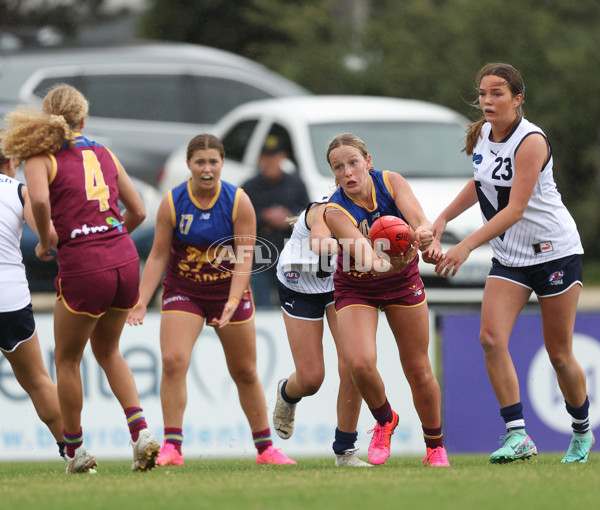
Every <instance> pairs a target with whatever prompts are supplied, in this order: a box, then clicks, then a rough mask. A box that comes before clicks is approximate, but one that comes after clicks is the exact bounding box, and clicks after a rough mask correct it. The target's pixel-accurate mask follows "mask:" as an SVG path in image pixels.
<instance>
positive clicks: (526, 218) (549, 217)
mask: <svg viewBox="0 0 600 510" xmlns="http://www.w3.org/2000/svg"><path fill="white" fill-rule="evenodd" d="M490 130H491V124H490V123H489V122H486V123H485V124H484V125H483V127H482V129H481V137H480V138H479V141H478V142H477V145H476V147H475V150H474V152H473V172H474V174H475V186H476V189H477V196H478V198H479V205H480V207H481V216H482V218H483V221H484V223H486V222H487V221H489V220H490V219H491V218H492V217H493V216H494V215H495V214H496V213H497V212H498V211H499V210H502V209H503V208H504V207H506V205H507V204H508V199H509V196H510V190H511V188H512V185H513V180H514V177H515V154H516V152H517V150H518V149H519V146H520V145H521V143H522V142H523V140H524V139H525V138H526V137H527V136H529V135H531V134H533V133H539V134H541V135H542V136H543V137H544V138H546V135H545V134H544V132H543V131H542V130H541V129H540V128H539V127H537V126H536V125H535V124H532V123H531V122H529V121H528V120H526V119H521V121H520V123H519V124H518V125H517V126H516V128H515V129H514V130H513V132H512V133H511V134H510V135H509V136H508V137H507V138H506V139H504V140H503V141H502V142H492V141H491V140H490V139H489V135H490ZM548 145H549V146H550V144H549V143H548ZM552 166H553V161H552V149H550V159H549V160H548V162H547V163H546V165H545V166H544V167H543V168H542V171H541V172H540V175H539V177H538V179H537V182H536V184H535V187H534V188H533V193H532V194H531V198H530V199H529V202H528V204H527V207H526V208H525V212H524V213H523V217H522V218H521V219H520V220H519V221H518V222H517V223H515V224H514V225H513V226H512V227H510V228H509V229H508V230H507V231H506V232H504V233H503V234H502V235H500V236H498V237H496V238H494V239H492V240H491V241H490V245H491V246H492V249H493V251H494V257H495V258H496V259H498V261H499V262H500V263H501V264H503V265H505V266H511V267H524V266H532V265H534V264H540V263H543V262H547V261H549V260H554V259H559V258H562V257H566V256H569V255H573V254H581V253H583V246H582V245H581V240H580V238H579V233H578V232H577V226H576V225H575V221H574V220H573V218H572V216H571V215H570V214H569V211H568V210H567V208H566V207H565V206H564V204H563V203H562V200H561V197H560V193H559V192H558V190H557V188H556V183H555V182H554V175H553V173H552ZM517 171H518V170H517Z"/></svg>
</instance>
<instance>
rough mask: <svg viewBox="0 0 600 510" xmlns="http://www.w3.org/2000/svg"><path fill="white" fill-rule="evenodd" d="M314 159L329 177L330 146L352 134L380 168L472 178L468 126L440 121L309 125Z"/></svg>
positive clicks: (413, 174)
mask: <svg viewBox="0 0 600 510" xmlns="http://www.w3.org/2000/svg"><path fill="white" fill-rule="evenodd" d="M309 130H310V137H311V143H312V148H313V152H314V154H315V161H316V163H317V166H318V168H319V172H320V173H321V174H323V175H325V176H327V177H329V176H330V175H331V168H330V167H329V164H328V163H327V148H328V147H329V143H330V142H331V140H332V139H333V138H335V137H336V136H338V135H339V134H341V133H353V134H355V135H357V136H358V137H359V138H361V139H362V140H363V141H364V142H365V143H366V145H367V150H368V151H369V154H371V158H372V160H373V165H374V166H375V168H376V169H377V170H392V171H395V172H399V173H401V174H402V175H403V176H404V177H407V178H409V177H410V178H415V177H429V178H431V177H437V178H453V177H461V178H464V177H472V175H473V173H472V172H473V171H472V166H471V163H470V161H469V158H468V157H467V156H466V155H465V153H464V152H461V149H462V148H463V146H464V136H465V126H463V125H461V124H458V123H456V124H446V123H439V122H343V123H342V122H340V123H328V124H312V125H311V126H310V127H309Z"/></svg>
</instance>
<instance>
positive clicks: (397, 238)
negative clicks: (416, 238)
mask: <svg viewBox="0 0 600 510" xmlns="http://www.w3.org/2000/svg"><path fill="white" fill-rule="evenodd" d="M369 237H370V238H371V244H372V245H373V248H375V251H383V252H385V253H387V254H388V255H391V256H397V255H400V254H402V253H404V252H405V251H406V249H407V248H408V247H409V246H410V227H409V226H408V224H407V223H406V222H405V221H404V220H403V219H401V218H398V217H397V216H381V217H380V218H377V219H376V220H375V221H374V222H373V224H372V225H371V230H370V231H369Z"/></svg>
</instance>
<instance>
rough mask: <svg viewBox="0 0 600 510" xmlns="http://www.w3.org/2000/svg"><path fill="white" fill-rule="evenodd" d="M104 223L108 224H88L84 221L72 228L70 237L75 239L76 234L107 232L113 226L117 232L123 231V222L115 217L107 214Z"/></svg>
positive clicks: (87, 234)
mask: <svg viewBox="0 0 600 510" xmlns="http://www.w3.org/2000/svg"><path fill="white" fill-rule="evenodd" d="M106 223H108V225H100V226H96V225H92V226H88V225H87V224H86V223H84V224H83V225H81V227H79V228H74V229H73V230H71V239H75V238H76V237H78V236H89V235H90V234H98V233H100V232H107V231H109V230H112V229H114V228H117V229H119V232H123V222H122V221H119V220H118V219H117V218H113V217H112V216H109V217H108V218H106Z"/></svg>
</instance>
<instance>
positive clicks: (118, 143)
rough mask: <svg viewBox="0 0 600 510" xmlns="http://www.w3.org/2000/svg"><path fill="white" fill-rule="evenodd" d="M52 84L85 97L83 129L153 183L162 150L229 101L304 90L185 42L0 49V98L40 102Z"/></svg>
mask: <svg viewBox="0 0 600 510" xmlns="http://www.w3.org/2000/svg"><path fill="white" fill-rule="evenodd" d="M56 83H67V84H70V85H73V86H74V87H76V88H78V89H79V90H80V91H81V92H82V93H83V94H84V95H85V96H86V97H87V99H88V100H89V102H90V114H89V118H88V120H87V123H86V127H85V130H84V134H85V136H87V137H88V138H90V139H93V140H95V141H97V142H98V143H101V144H103V145H106V146H107V147H109V148H110V149H111V150H112V151H113V152H114V153H115V154H116V155H117V157H118V158H119V159H120V160H121V162H122V163H123V165H124V166H125V168H126V169H127V171H128V173H129V174H131V175H132V176H134V177H138V178H140V179H142V180H144V181H146V182H148V183H150V184H154V185H155V184H156V183H157V180H158V177H159V171H160V169H161V166H162V164H163V163H164V161H165V159H166V158H167V156H168V155H169V154H170V153H171V152H172V151H173V150H174V149H175V148H176V147H178V146H179V145H181V144H183V143H185V142H187V140H189V139H190V138H192V137H193V136H194V135H196V134H198V133H201V132H204V131H207V130H208V129H209V128H210V127H211V126H212V125H213V124H214V123H215V122H216V121H217V120H219V119H220V118H221V117H222V116H223V115H225V114H226V113H227V112H229V111H230V110H232V109H233V108H235V107H236V106H238V105H240V104H242V103H246V102H248V101H252V100H257V99H266V98H272V97H284V96H295V95H304V94H308V93H309V92H308V91H307V90H305V89H303V88H301V87H299V86H298V85H296V84H294V83H293V82H291V81H289V80H287V79H285V78H283V77H282V76H280V75H278V74H276V73H274V72H272V71H270V70H269V69H267V68H265V67H263V66H261V65H259V64H256V63H254V62H252V61H250V60H248V59H246V58H243V57H240V56H238V55H235V54H233V53H229V52H226V51H222V50H218V49H215V48H210V47H206V46H198V45H192V44H184V43H148V44H136V45H127V46H114V47H110V46H109V47H102V48H76V49H42V50H36V51H31V52H29V51H28V52H18V53H13V54H1V55H0V103H2V102H5V104H6V103H15V104H16V103H27V104H34V105H39V104H40V103H41V98H42V97H43V96H44V95H45V93H46V92H47V91H48V89H49V88H50V87H52V86H53V85H55V84H56Z"/></svg>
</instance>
